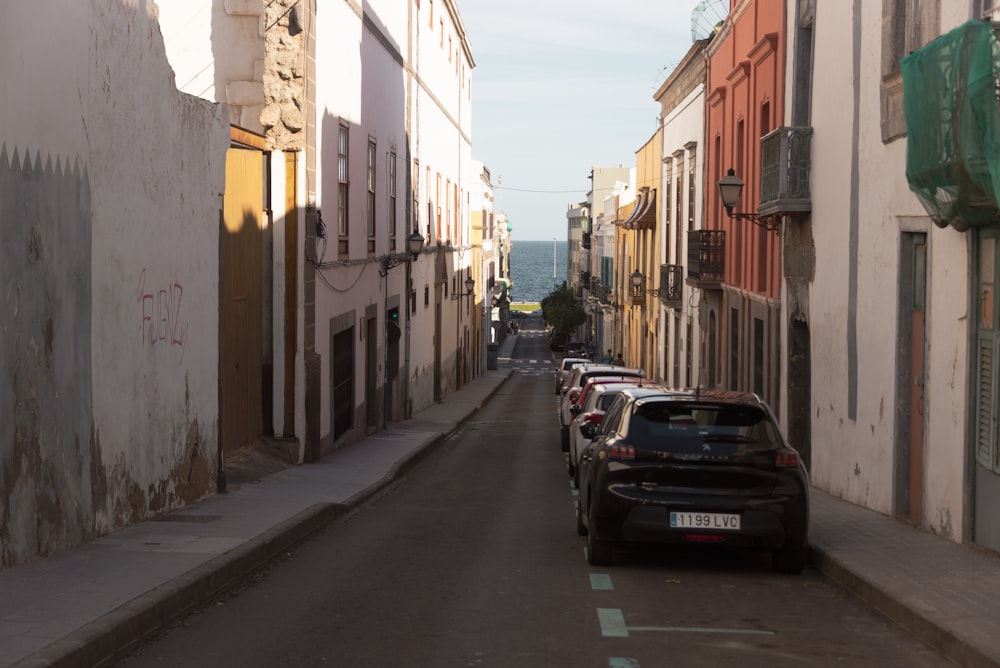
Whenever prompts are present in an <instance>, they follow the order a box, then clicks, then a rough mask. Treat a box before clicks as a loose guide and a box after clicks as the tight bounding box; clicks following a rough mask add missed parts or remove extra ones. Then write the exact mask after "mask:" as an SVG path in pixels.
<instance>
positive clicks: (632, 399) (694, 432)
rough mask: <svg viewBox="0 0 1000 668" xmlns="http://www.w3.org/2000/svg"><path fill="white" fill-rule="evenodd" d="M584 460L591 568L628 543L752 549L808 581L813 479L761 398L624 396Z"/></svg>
mask: <svg viewBox="0 0 1000 668" xmlns="http://www.w3.org/2000/svg"><path fill="white" fill-rule="evenodd" d="M586 432H587V435H590V436H592V439H593V440H591V442H590V443H589V444H588V445H587V447H586V448H585V449H584V450H583V452H582V453H581V454H580V460H579V467H580V471H579V475H580V493H579V496H578V497H577V499H578V500H577V532H578V533H579V534H580V535H581V536H584V535H585V536H587V558H588V560H589V561H590V563H591V564H606V563H609V562H612V561H613V560H614V559H615V557H616V547H618V546H620V545H622V544H626V543H666V544H697V545H715V546H719V547H754V548H762V549H766V550H769V551H770V552H771V554H772V561H773V565H774V568H775V570H778V571H781V572H785V573H801V572H802V569H803V568H804V567H805V560H806V549H807V544H808V531H809V478H808V474H807V472H806V469H805V467H804V466H803V464H802V462H801V460H800V459H799V456H798V453H797V452H796V451H795V450H794V449H793V448H792V447H791V446H789V444H788V443H787V442H786V441H785V439H784V437H783V435H782V434H781V431H780V430H779V428H778V425H777V421H776V420H775V418H774V415H773V414H772V412H771V410H770V408H768V407H767V405H766V404H764V402H762V401H761V400H760V399H759V398H758V397H757V396H756V395H754V394H748V393H740V392H727V391H712V390H683V391H677V390H668V389H666V388H663V387H656V386H652V387H651V386H645V387H634V388H626V389H624V390H622V391H621V392H620V393H619V394H618V396H617V397H615V400H614V401H613V402H612V404H611V406H609V407H608V410H607V412H606V413H605V415H604V419H603V421H602V422H601V424H600V427H599V428H592V427H587V430H586Z"/></svg>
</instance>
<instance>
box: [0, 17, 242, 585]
mask: <svg viewBox="0 0 1000 668" xmlns="http://www.w3.org/2000/svg"><path fill="white" fill-rule="evenodd" d="M53 44H58V45H59V48H58V49H52V45H53ZM0 81H3V82H4V87H5V89H7V90H18V91H21V94H19V95H18V96H8V97H6V98H5V100H4V104H3V105H0V242H2V243H0V249H2V250H0V253H3V257H2V259H0V285H2V286H3V292H2V295H3V297H2V299H0V308H2V309H3V318H2V319H0V322H2V324H0V333H2V337H0V374H2V381H0V411H3V414H4V415H5V416H9V418H10V419H7V418H6V417H5V419H4V420H3V421H2V422H0V567H2V566H7V565H11V564H14V563H20V562H24V561H27V560H29V559H31V558H33V557H35V556H39V555H46V554H52V553H56V552H59V551H62V550H65V549H67V548H70V547H72V546H73V545H75V544H78V543H80V542H81V541H83V540H86V539H88V538H91V537H94V536H96V535H99V534H101V533H105V532H107V531H110V530H112V529H115V528H117V527H120V526H123V525H125V524H127V523H129V522H132V521H134V520H136V519H138V518H141V517H143V516H145V515H148V514H150V513H152V512H156V511H159V510H163V509H166V508H170V507H174V506H177V505H180V504H182V503H184V502H187V501H192V500H194V499H197V498H199V497H201V496H203V495H205V494H206V493H208V492H210V491H212V489H213V486H214V481H215V462H216V454H215V453H216V450H217V438H218V434H217V423H218V406H217V403H218V400H217V387H218V384H217V368H218V343H217V340H218V334H217V331H218V210H219V207H220V199H219V194H220V193H221V192H222V191H223V189H224V187H225V150H226V147H227V145H228V123H227V119H226V112H225V108H224V107H222V106H220V105H215V104H212V103H209V102H205V101H202V100H197V99H195V98H191V97H189V96H186V95H183V94H179V93H178V92H177V91H176V89H175V88H174V85H173V76H172V72H171V70H170V68H169V66H168V65H167V62H166V58H165V56H164V49H163V44H162V40H161V39H160V33H159V28H158V26H157V24H156V21H155V11H154V6H153V4H152V3H145V2H135V1H126V0H91V1H90V2H85V3H80V2H58V3H56V2H45V3H5V4H4V5H3V7H2V9H0Z"/></svg>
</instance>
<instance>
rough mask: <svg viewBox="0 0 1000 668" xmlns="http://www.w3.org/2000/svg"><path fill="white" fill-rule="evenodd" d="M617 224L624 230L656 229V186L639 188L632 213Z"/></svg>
mask: <svg viewBox="0 0 1000 668" xmlns="http://www.w3.org/2000/svg"><path fill="white" fill-rule="evenodd" d="M619 224H620V225H621V226H622V227H624V228H625V229H626V230H653V229H656V188H648V187H643V188H639V195H638V196H637V197H636V200H635V208H633V209H632V215H630V216H629V217H628V218H626V219H625V220H624V221H623V222H621V223H619Z"/></svg>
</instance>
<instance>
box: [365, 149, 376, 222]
mask: <svg viewBox="0 0 1000 668" xmlns="http://www.w3.org/2000/svg"><path fill="white" fill-rule="evenodd" d="M366 220H367V225H366V227H367V232H368V236H369V237H374V236H375V140H373V139H369V140H368V212H367V216H366Z"/></svg>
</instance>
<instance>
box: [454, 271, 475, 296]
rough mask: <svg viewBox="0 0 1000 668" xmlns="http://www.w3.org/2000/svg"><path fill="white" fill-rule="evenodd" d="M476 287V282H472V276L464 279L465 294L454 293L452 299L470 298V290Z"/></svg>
mask: <svg viewBox="0 0 1000 668" xmlns="http://www.w3.org/2000/svg"><path fill="white" fill-rule="evenodd" d="M475 287H476V282H475V281H474V280H472V276H469V277H468V278H466V279H465V292H464V293H461V292H456V293H455V294H453V295H452V296H451V298H452V299H461V298H462V297H471V296H472V290H473V288H475Z"/></svg>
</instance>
